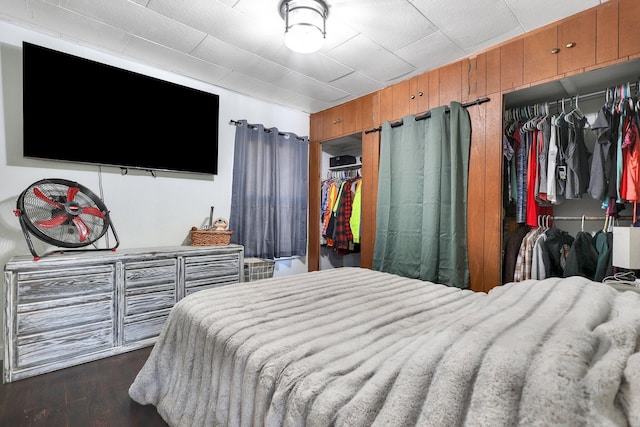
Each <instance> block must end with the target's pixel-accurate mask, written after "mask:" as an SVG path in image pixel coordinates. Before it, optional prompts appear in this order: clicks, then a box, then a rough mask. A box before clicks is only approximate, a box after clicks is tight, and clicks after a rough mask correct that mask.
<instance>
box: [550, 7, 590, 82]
mask: <svg viewBox="0 0 640 427" xmlns="http://www.w3.org/2000/svg"><path fill="white" fill-rule="evenodd" d="M596 16H597V12H596V9H595V8H592V9H589V10H587V11H585V12H583V13H580V14H577V15H575V16H572V17H570V18H567V19H564V20H562V21H561V22H560V24H558V47H559V48H560V49H561V50H560V53H559V54H558V55H557V56H558V74H564V73H567V72H570V71H575V70H580V69H584V68H585V67H589V66H592V65H594V64H595V63H596Z"/></svg>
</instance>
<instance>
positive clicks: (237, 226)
mask: <svg viewBox="0 0 640 427" xmlns="http://www.w3.org/2000/svg"><path fill="white" fill-rule="evenodd" d="M236 123H237V124H236V136H235V146H234V158H233V184H232V193H231V216H230V219H229V229H230V230H232V231H233V234H232V236H231V241H232V242H233V243H237V244H240V245H243V246H244V250H245V256H246V257H258V258H266V259H276V258H283V257H297V256H304V255H306V248H307V201H308V193H309V188H308V153H309V140H308V138H307V137H298V136H296V135H295V134H293V133H287V132H279V131H278V129H276V128H270V129H266V128H265V127H264V126H263V125H261V124H257V125H254V124H249V123H247V121H246V120H240V121H238V122H236Z"/></svg>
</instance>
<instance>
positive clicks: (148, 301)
mask: <svg viewBox="0 0 640 427" xmlns="http://www.w3.org/2000/svg"><path fill="white" fill-rule="evenodd" d="M175 303H176V290H175V287H174V286H148V287H145V288H140V289H134V290H128V291H127V294H126V297H125V312H124V315H125V316H132V315H136V314H140V313H145V312H152V311H157V310H162V309H165V308H171V307H173V306H174V304H175Z"/></svg>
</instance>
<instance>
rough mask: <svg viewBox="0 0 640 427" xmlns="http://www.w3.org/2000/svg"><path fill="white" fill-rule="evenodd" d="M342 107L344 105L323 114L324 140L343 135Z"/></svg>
mask: <svg viewBox="0 0 640 427" xmlns="http://www.w3.org/2000/svg"><path fill="white" fill-rule="evenodd" d="M342 107H343V106H342V105H337V106H335V107H331V108H329V109H327V110H325V111H324V112H323V113H322V114H323V118H322V140H327V139H332V138H336V137H338V136H340V135H342V133H343V131H342V121H343V118H342V116H343V113H342V111H343V110H342Z"/></svg>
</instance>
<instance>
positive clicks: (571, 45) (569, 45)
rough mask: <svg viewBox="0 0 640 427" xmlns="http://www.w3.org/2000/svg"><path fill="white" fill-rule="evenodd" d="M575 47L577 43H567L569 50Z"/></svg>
mask: <svg viewBox="0 0 640 427" xmlns="http://www.w3.org/2000/svg"><path fill="white" fill-rule="evenodd" d="M575 45H576V43H575V42H569V43H567V47H568V48H569V49H571V48H572V47H574V46H575Z"/></svg>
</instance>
